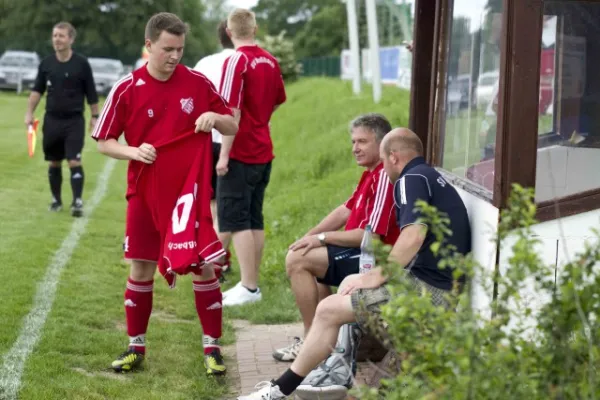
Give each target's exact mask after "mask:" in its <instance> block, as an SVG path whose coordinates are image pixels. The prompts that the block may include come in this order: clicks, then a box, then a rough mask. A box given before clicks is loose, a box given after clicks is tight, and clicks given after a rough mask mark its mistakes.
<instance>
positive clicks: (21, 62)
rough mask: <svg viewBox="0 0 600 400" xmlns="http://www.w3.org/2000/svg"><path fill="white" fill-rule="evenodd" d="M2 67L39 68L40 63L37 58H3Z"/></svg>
mask: <svg viewBox="0 0 600 400" xmlns="http://www.w3.org/2000/svg"><path fill="white" fill-rule="evenodd" d="M0 66H4V67H25V68H37V66H38V63H37V61H36V59H35V58H33V57H27V56H10V55H9V56H3V57H2V58H0Z"/></svg>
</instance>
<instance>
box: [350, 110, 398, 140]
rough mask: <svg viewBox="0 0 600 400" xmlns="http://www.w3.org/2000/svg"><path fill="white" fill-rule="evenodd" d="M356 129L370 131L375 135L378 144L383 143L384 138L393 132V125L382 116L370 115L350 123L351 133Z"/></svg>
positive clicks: (357, 118) (364, 115) (362, 116)
mask: <svg viewBox="0 0 600 400" xmlns="http://www.w3.org/2000/svg"><path fill="white" fill-rule="evenodd" d="M355 128H365V129H368V130H369V131H371V132H373V133H374V134H375V137H376V140H377V142H381V141H382V140H383V137H384V136H385V135H386V134H387V133H388V132H389V131H391V130H392V125H391V124H390V121H388V120H387V118H386V117H385V116H383V115H382V114H377V113H368V114H363V115H360V116H358V117H356V118H354V119H353V120H352V122H350V132H352V130H353V129H355Z"/></svg>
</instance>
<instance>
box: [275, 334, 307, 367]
mask: <svg viewBox="0 0 600 400" xmlns="http://www.w3.org/2000/svg"><path fill="white" fill-rule="evenodd" d="M302 343H304V341H303V340H302V339H301V338H299V337H295V338H294V342H293V343H292V344H290V345H289V346H287V347H282V348H281V349H277V350H275V351H274V352H273V358H274V359H276V360H279V361H294V360H295V359H296V357H298V353H300V349H301V348H302Z"/></svg>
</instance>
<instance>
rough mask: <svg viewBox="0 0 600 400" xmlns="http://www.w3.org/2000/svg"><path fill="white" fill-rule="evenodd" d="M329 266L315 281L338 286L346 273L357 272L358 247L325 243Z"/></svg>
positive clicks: (358, 261) (358, 263)
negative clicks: (321, 276) (323, 274)
mask: <svg viewBox="0 0 600 400" xmlns="http://www.w3.org/2000/svg"><path fill="white" fill-rule="evenodd" d="M327 259H328V260H329V266H328V267H327V272H325V276H324V277H323V278H317V282H319V283H323V284H325V285H328V286H336V287H337V286H340V284H341V283H342V281H343V280H344V278H346V277H347V276H348V275H353V274H358V272H359V266H360V248H355V247H341V246H334V245H332V244H328V245H327Z"/></svg>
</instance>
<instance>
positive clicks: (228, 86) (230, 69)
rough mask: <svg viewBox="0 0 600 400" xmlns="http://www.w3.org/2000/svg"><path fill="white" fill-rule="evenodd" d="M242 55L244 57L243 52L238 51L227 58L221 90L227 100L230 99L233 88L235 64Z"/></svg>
mask: <svg viewBox="0 0 600 400" xmlns="http://www.w3.org/2000/svg"><path fill="white" fill-rule="evenodd" d="M242 56H244V57H245V55H244V53H242V52H239V51H238V52H236V53H235V54H234V55H233V56H231V57H230V58H229V60H227V69H226V70H225V79H224V82H223V90H222V91H221V94H222V95H223V98H224V99H225V100H227V101H230V100H231V90H232V88H233V80H234V77H235V70H236V68H237V64H238V63H239V62H240V59H241V58H242ZM244 72H245V68H244Z"/></svg>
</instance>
